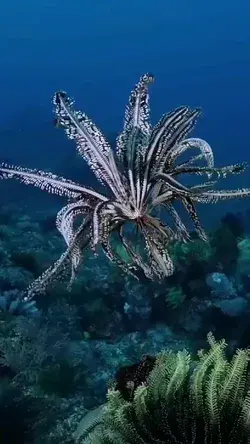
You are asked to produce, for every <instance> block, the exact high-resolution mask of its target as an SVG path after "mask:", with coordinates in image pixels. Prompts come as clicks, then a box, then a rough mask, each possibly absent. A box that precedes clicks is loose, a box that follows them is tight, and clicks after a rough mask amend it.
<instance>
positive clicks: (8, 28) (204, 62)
mask: <svg viewBox="0 0 250 444" xmlns="http://www.w3.org/2000/svg"><path fill="white" fill-rule="evenodd" d="M249 19H250V4H249V2H248V1H247V0H241V1H240V2H233V1H231V0H230V1H225V0H221V1H220V2H218V1H215V0H212V1H210V2H201V1H198V0H193V1H192V2H187V1H184V0H183V1H173V0H172V1H167V0H154V1H149V0H133V1H132V0H126V1H123V2H122V1H115V0H109V1H107V0H106V1H104V0H96V1H95V0H92V1H86V0H81V1H80V0H72V1H71V2H69V1H66V0H60V1H59V0H44V1H36V2H34V1H33V0H24V1H22V2H16V1H14V0H8V1H3V2H1V6H0V51H1V70H0V83H1V86H2V88H1V103H2V107H1V112H0V158H1V159H2V160H3V161H6V162H10V163H13V164H20V165H25V166H31V167H37V168H43V169H44V168H45V169H47V170H51V171H54V172H60V173H61V174H63V175H65V176H67V177H72V175H73V177H75V176H77V179H79V177H80V176H81V174H82V173H83V174H84V177H85V181H86V174H88V168H87V167H86V166H85V165H84V163H82V160H81V159H76V158H75V151H74V146H73V145H72V143H70V142H68V141H67V140H66V139H65V137H64V135H63V134H62V132H61V131H59V132H58V131H56V129H55V128H54V127H53V123H52V122H53V116H52V106H51V97H52V95H53V94H54V92H55V91H56V90H59V89H62V90H65V91H67V92H68V94H70V96H73V97H74V98H75V99H76V103H77V107H79V109H82V110H83V111H85V112H86V113H87V114H88V115H89V116H90V117H91V118H93V119H94V121H95V122H96V123H97V125H98V126H99V127H101V128H102V130H103V131H104V133H105V134H106V135H107V137H108V138H109V139H112V140H114V138H115V136H116V134H117V132H119V131H120V129H121V127H122V121H123V115H124V106H125V104H126V102H127V97H128V94H129V92H130V91H131V89H132V87H133V86H134V84H135V83H136V82H137V80H138V78H139V77H140V75H141V74H143V73H144V72H152V73H153V74H154V75H155V78H156V81H155V84H154V85H153V87H152V88H151V105H152V108H151V110H152V120H153V122H156V121H157V119H158V118H159V117H160V116H161V115H162V113H163V112H166V111H169V110H171V109H173V108H175V107H177V106H179V105H183V104H187V105H190V106H200V107H202V109H203V115H202V118H201V119H200V121H199V124H198V125H197V128H196V129H195V134H198V135H199V137H202V138H204V139H205V140H207V141H208V142H209V143H210V144H211V146H212V148H213V150H214V152H215V159H216V163H217V164H218V165H220V164H223V163H225V164H228V163H231V162H238V161H243V160H246V161H250V154H249V145H250V140H249V118H250V88H249V76H250V28H249ZM87 177H88V176H87ZM89 180H90V181H91V176H90V178H89ZM235 183H237V186H239V187H242V186H249V183H250V180H249V174H248V173H245V174H244V175H242V176H240V177H237V181H236V182H234V185H235ZM0 185H1V190H3V187H4V190H9V193H12V194H13V189H14V190H18V194H19V196H18V198H19V197H20V196H24V194H22V192H23V193H27V190H25V191H22V190H23V189H24V188H25V187H20V186H19V185H18V187H17V188H16V187H15V185H13V184H12V183H10V182H8V183H7V182H4V183H3V184H0ZM29 192H30V193H31V194H32V193H34V191H33V190H32V191H29ZM16 193H17V191H15V192H14V195H16ZM4 194H5V193H4ZM12 194H11V195H12ZM41 194H43V193H41V192H39V191H37V192H35V196H36V199H41V201H40V203H41V202H43V201H44V199H45V200H47V201H48V202H49V203H48V205H50V202H51V200H50V198H49V197H48V196H45V197H44V196H41ZM25 195H26V194H25ZM232 205H233V206H234V208H235V209H238V208H242V206H243V208H245V207H246V206H248V200H246V201H244V203H241V202H234V201H230V204H220V205H218V206H217V207H216V214H221V212H224V211H226V210H228V209H229V208H232ZM203 211H208V210H207V208H206V209H204V210H203ZM209 211H210V210H209Z"/></svg>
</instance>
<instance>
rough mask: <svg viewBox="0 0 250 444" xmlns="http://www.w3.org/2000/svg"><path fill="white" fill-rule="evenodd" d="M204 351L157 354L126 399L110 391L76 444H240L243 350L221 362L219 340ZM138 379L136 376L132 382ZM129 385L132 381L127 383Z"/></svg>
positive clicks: (249, 418)
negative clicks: (148, 372)
mask: <svg viewBox="0 0 250 444" xmlns="http://www.w3.org/2000/svg"><path fill="white" fill-rule="evenodd" d="M208 342H209V349H208V350H207V351H205V350H200V351H199V352H198V359H192V358H191V355H190V353H189V352H188V351H187V350H183V351H178V352H174V351H172V350H170V351H168V350H167V351H163V352H162V353H160V354H159V355H158V356H157V358H156V362H155V365H154V367H153V370H152V371H151V372H150V374H149V376H148V377H147V380H146V382H144V383H142V384H141V385H140V386H138V387H137V388H136V389H135V390H134V392H133V397H132V398H131V399H129V400H128V399H125V398H124V397H123V394H122V392H121V391H120V390H117V388H116V387H113V388H111V389H109V391H108V395H107V403H106V404H105V405H104V406H103V407H102V409H101V411H100V413H99V415H98V417H96V416H95V418H94V419H93V420H92V421H89V423H88V424H87V426H86V427H85V428H82V429H81V435H80V433H79V434H78V436H77V438H78V440H77V442H79V443H82V444H90V443H91V444H117V443H118V442H119V443H120V444H149V443H150V444H154V443H155V444H173V443H176V444H177V443H178V444H191V443H192V444H201V443H206V444H218V443H220V444H245V443H247V442H248V441H249V432H250V413H249V412H250V392H249V377H250V374H249V367H248V364H249V356H250V355H249V350H247V349H246V350H240V349H238V350H237V351H236V353H235V354H234V356H233V357H232V359H231V360H229V359H228V358H227V357H226V353H225V352H226V343H225V340H220V341H215V338H214V337H213V335H212V334H211V333H209V334H208ZM137 378H138V376H137ZM130 385H133V380H132V381H130Z"/></svg>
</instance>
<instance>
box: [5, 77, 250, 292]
mask: <svg viewBox="0 0 250 444" xmlns="http://www.w3.org/2000/svg"><path fill="white" fill-rule="evenodd" d="M153 80H154V77H153V75H151V74H145V75H143V76H142V77H141V78H140V80H139V83H138V84H137V85H136V86H135V88H134V90H133V91H132V93H131V95H130V97H129V102H128V106H127V108H126V112H125V122H124V128H123V130H122V132H121V134H120V135H119V136H118V138H117V145H116V150H115V152H114V151H113V150H112V149H111V146H110V145H109V143H108V142H107V141H106V139H105V137H104V136H103V134H102V133H101V132H100V130H99V129H98V128H97V126H96V125H95V124H94V123H93V122H92V120H90V119H89V118H88V117H87V115H86V114H84V113H82V112H80V111H76V110H75V109H74V102H73V100H72V99H70V98H69V97H68V96H67V94H66V93H65V92H63V91H59V92H56V93H55V95H54V98H53V104H54V112H55V117H56V125H57V126H58V127H62V128H64V129H65V131H66V134H67V136H68V138H69V139H73V140H74V141H75V142H76V146H77V150H78V152H79V153H80V155H81V156H82V157H83V158H84V159H85V160H86V162H87V163H88V165H89V167H90V168H91V169H92V170H93V172H94V174H95V176H96V178H97V179H98V180H99V181H100V182H101V184H102V185H103V192H98V191H97V190H95V189H91V188H88V187H87V186H85V185H82V184H78V183H75V182H73V181H71V180H68V179H65V178H62V177H58V176H56V175H55V174H52V173H48V172H45V171H38V170H30V169H27V168H22V167H19V166H18V167H15V166H10V165H6V164H3V165H2V166H1V168H0V176H1V178H3V179H10V178H15V179H18V180H19V181H21V182H23V183H25V184H28V185H29V184H30V185H33V186H36V187H38V188H40V189H42V190H45V191H48V192H50V193H53V194H57V195H59V196H64V197H66V198H67V199H68V204H67V205H66V206H64V207H63V208H62V209H61V210H60V211H59V213H58V215H57V218H56V226H57V228H58V230H59V232H60V233H61V234H62V236H63V238H64V240H65V242H66V245H67V248H66V250H65V252H64V253H63V254H62V255H61V257H60V258H59V259H58V260H57V261H56V262H55V264H54V265H52V266H51V267H50V268H49V269H48V270H47V271H45V272H44V273H43V274H42V275H41V276H40V277H39V278H38V279H36V280H35V281H34V282H33V283H32V284H31V285H30V287H29V288H28V291H27V299H30V298H32V297H33V296H34V294H36V293H37V292H38V293H41V292H43V291H44V290H45V289H46V288H47V285H48V284H49V283H51V282H53V281H56V280H57V278H58V276H59V275H60V276H61V277H64V278H66V277H70V279H69V282H70V284H69V285H71V283H72V282H73V280H74V279H75V275H76V272H77V270H78V268H79V265H80V263H81V261H82V259H83V256H84V251H85V250H86V249H87V248H89V247H90V248H92V249H93V250H94V251H95V252H96V253H97V252H98V247H99V246H100V247H101V248H102V249H103V251H104V252H105V254H106V255H107V257H108V258H109V259H110V260H111V261H114V262H115V263H116V264H117V265H119V266H120V267H121V268H122V269H123V270H124V271H125V272H127V273H130V274H132V275H134V276H136V277H138V272H141V271H142V272H143V273H144V275H145V276H146V277H147V278H150V279H154V278H158V279H161V278H164V277H166V276H169V275H171V274H172V273H173V263H172V260H171V258H170V255H169V251H168V247H169V243H170V242H171V241H172V240H173V239H175V240H183V241H187V240H189V233H188V230H187V228H186V226H185V224H184V223H183V222H182V220H181V217H180V215H179V213H178V211H177V210H176V208H175V205H174V204H175V202H176V201H179V202H180V203H181V205H182V206H183V207H184V208H185V210H186V211H187V213H188V214H189V216H190V217H191V220H192V221H193V224H194V227H195V229H196V231H197V233H198V236H199V237H200V238H201V239H206V233H205V232H204V230H203V228H202V226H201V224H200V222H199V218H198V214H197V211H196V208H195V206H196V204H197V203H198V202H200V203H206V204H207V203H213V202H217V201H218V200H223V199H229V198H234V197H237V198H239V197H246V196H249V194H250V189H241V190H226V191H225V190H218V189H214V186H215V184H216V181H217V179H218V178H219V177H222V178H224V177H226V176H227V175H228V174H236V173H239V172H241V171H243V170H244V169H245V164H236V165H231V166H226V167H220V168H215V166H214V157H213V152H212V149H211V147H210V146H209V144H208V143H207V142H206V141H204V140H202V139H199V138H187V135H188V134H189V132H190V131H191V130H192V129H193V127H194V125H195V123H196V120H197V118H198V116H199V115H200V114H201V110H200V109H198V108H196V109H190V108H189V107H188V106H181V107H179V108H177V109H175V110H173V111H170V112H169V113H166V114H164V115H163V116H162V118H161V119H160V120H159V122H158V123H157V124H156V125H155V126H153V127H152V126H151V123H150V118H149V117H150V108H149V94H148V87H149V85H150V84H151V83H152V82H153ZM191 150H196V151H198V154H194V155H193V156H191V157H189V159H188V160H187V159H186V160H184V159H182V160H181V157H182V155H183V154H187V153H189V152H190V151H191ZM182 175H199V176H202V175H205V176H207V177H208V181H207V182H202V183H201V184H199V185H195V186H186V185H183V184H182V183H181V182H180V181H179V176H182ZM160 210H161V214H160ZM166 217H169V218H170V220H171V222H170V223H168V222H167V221H166ZM77 221H78V223H77ZM127 226H129V228H130V229H129V230H127ZM131 226H133V227H134V228H135V235H134V237H133V241H131ZM128 232H129V236H127V233H128ZM114 233H115V234H116V236H117V237H118V239H119V242H120V243H121V244H122V245H123V247H124V249H125V250H126V252H127V253H128V255H129V257H130V258H131V262H130V261H128V260H124V258H123V257H120V256H119V254H117V249H116V250H114V248H113V247H112V242H111V238H112V235H113V234H114ZM136 234H137V235H138V236H140V240H141V239H142V240H143V245H144V250H143V252H142V253H138V252H137V251H136V249H135V248H134V247H135V245H136V244H138V237H137V236H136ZM138 270H139V271H138Z"/></svg>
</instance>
